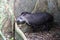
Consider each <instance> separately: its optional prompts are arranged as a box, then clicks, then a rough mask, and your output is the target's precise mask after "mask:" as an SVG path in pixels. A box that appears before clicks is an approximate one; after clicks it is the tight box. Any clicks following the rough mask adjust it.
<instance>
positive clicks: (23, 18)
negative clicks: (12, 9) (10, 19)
mask: <svg viewBox="0 0 60 40" xmlns="http://www.w3.org/2000/svg"><path fill="white" fill-rule="evenodd" d="M29 14H30V13H29V12H22V13H21V15H20V16H19V17H18V18H17V19H16V22H17V24H24V23H25V22H26V20H27V17H28V16H29Z"/></svg>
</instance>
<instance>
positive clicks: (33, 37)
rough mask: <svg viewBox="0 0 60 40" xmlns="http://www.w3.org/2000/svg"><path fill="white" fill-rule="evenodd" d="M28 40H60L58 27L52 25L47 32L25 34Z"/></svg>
mask: <svg viewBox="0 0 60 40" xmlns="http://www.w3.org/2000/svg"><path fill="white" fill-rule="evenodd" d="M25 35H26V37H27V39H28V40H60V26H59V25H54V28H52V29H51V30H50V31H49V32H46V31H44V32H37V33H25Z"/></svg>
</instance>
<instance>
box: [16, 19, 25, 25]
mask: <svg viewBox="0 0 60 40" xmlns="http://www.w3.org/2000/svg"><path fill="white" fill-rule="evenodd" d="M16 22H17V24H18V25H19V24H24V23H25V21H24V20H21V19H17V20H16Z"/></svg>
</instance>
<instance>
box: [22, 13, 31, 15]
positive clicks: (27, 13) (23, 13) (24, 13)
mask: <svg viewBox="0 0 60 40" xmlns="http://www.w3.org/2000/svg"><path fill="white" fill-rule="evenodd" d="M26 14H31V13H29V12H22V13H21V15H26Z"/></svg>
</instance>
